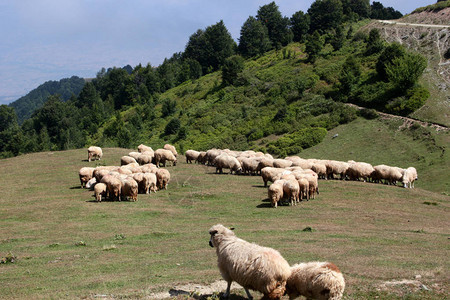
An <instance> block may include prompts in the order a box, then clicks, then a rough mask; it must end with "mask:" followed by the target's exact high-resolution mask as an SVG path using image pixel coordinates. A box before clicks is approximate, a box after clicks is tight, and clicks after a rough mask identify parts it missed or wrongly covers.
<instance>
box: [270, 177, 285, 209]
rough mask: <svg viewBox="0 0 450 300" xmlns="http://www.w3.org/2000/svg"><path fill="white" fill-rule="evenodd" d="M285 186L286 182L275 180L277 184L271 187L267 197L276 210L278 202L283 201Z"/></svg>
mask: <svg viewBox="0 0 450 300" xmlns="http://www.w3.org/2000/svg"><path fill="white" fill-rule="evenodd" d="M283 184H284V180H282V179H279V180H275V182H274V183H272V184H271V185H270V186H269V190H268V191H267V195H268V197H269V200H270V203H271V204H272V207H275V208H276V207H277V206H278V202H279V201H280V200H281V199H283Z"/></svg>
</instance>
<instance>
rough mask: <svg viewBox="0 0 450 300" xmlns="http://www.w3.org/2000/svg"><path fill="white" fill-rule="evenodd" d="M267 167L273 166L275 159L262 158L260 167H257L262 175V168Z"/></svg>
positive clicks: (257, 170)
mask: <svg viewBox="0 0 450 300" xmlns="http://www.w3.org/2000/svg"><path fill="white" fill-rule="evenodd" d="M265 167H271V168H273V159H269V158H263V159H261V161H260V162H259V163H258V167H257V168H256V172H259V173H260V174H261V175H262V169H264V168H265ZM264 186H266V185H264Z"/></svg>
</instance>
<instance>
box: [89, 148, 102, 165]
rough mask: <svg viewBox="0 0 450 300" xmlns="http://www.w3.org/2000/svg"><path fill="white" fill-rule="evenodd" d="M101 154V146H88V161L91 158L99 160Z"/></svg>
mask: <svg viewBox="0 0 450 300" xmlns="http://www.w3.org/2000/svg"><path fill="white" fill-rule="evenodd" d="M102 156H103V151H102V148H100V147H96V146H91V147H89V148H88V161H89V162H90V161H91V160H93V159H94V160H95V159H98V160H100V159H101V158H102Z"/></svg>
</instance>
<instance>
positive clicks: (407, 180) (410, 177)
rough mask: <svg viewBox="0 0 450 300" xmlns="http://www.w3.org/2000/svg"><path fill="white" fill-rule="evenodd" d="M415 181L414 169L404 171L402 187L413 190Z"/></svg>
mask: <svg viewBox="0 0 450 300" xmlns="http://www.w3.org/2000/svg"><path fill="white" fill-rule="evenodd" d="M416 180H418V177H417V170H416V168H414V167H409V168H408V169H406V170H405V173H404V174H403V177H402V183H403V187H404V188H407V187H408V185H409V188H410V189H411V188H414V181H416Z"/></svg>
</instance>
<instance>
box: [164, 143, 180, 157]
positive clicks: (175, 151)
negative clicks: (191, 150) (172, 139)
mask: <svg viewBox="0 0 450 300" xmlns="http://www.w3.org/2000/svg"><path fill="white" fill-rule="evenodd" d="M163 149H166V150H169V151H170V152H172V154H173V155H174V156H175V157H177V156H178V152H177V149H176V148H175V146H172V145H170V144H165V145H164V147H163Z"/></svg>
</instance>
